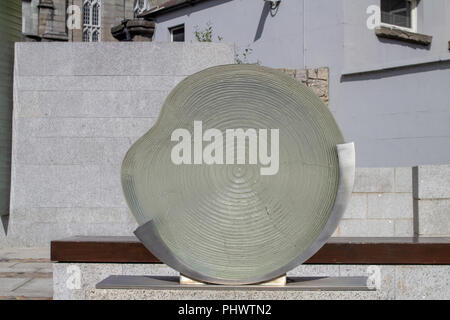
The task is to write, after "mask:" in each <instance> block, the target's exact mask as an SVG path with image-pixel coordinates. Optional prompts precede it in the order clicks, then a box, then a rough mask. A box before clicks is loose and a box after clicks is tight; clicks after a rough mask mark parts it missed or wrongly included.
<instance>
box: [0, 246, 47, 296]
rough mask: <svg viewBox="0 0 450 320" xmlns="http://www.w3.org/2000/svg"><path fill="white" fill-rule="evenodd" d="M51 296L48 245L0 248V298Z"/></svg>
mask: <svg viewBox="0 0 450 320" xmlns="http://www.w3.org/2000/svg"><path fill="white" fill-rule="evenodd" d="M52 296H53V279H52V264H51V263H50V250H49V249H48V248H37V249H36V248H32V249H29V248H24V249H10V248H8V249H1V248H0V300H9V299H51V298H52Z"/></svg>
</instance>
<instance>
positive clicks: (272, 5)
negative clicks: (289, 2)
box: [264, 0, 281, 9]
mask: <svg viewBox="0 0 450 320" xmlns="http://www.w3.org/2000/svg"><path fill="white" fill-rule="evenodd" d="M264 2H270V9H276V8H277V7H278V6H279V5H280V2H281V0H264Z"/></svg>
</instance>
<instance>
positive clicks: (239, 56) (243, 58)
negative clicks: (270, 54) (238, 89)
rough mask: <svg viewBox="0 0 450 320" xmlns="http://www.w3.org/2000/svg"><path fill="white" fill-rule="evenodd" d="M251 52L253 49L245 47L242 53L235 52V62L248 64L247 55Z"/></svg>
mask: <svg viewBox="0 0 450 320" xmlns="http://www.w3.org/2000/svg"><path fill="white" fill-rule="evenodd" d="M252 52H253V49H251V48H249V47H247V48H245V49H244V51H243V52H242V53H236V55H235V59H234V60H235V62H236V63H237V64H248V63H249V62H248V57H249V55H251V54H252Z"/></svg>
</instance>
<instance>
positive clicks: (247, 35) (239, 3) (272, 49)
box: [153, 0, 303, 69]
mask: <svg viewBox="0 0 450 320" xmlns="http://www.w3.org/2000/svg"><path fill="white" fill-rule="evenodd" d="M267 9H268V4H267V5H264V1H262V0H261V1H254V0H251V1H249V0H214V1H206V2H203V3H200V4H198V5H195V6H192V7H189V8H187V9H181V10H178V11H176V12H171V13H168V14H166V15H163V16H161V17H158V18H157V20H156V21H157V25H156V30H155V35H154V40H153V41H158V42H159V41H161V42H167V41H170V35H169V28H171V27H173V26H176V25H179V24H183V23H184V24H185V30H186V39H185V41H186V42H191V41H196V39H195V36H194V31H195V27H196V26H198V29H199V30H202V29H205V28H206V27H207V24H208V23H211V26H212V28H213V32H214V41H218V40H217V36H220V37H222V38H223V41H224V42H233V43H235V44H236V53H237V54H241V57H242V53H243V51H244V50H245V48H247V47H248V48H250V49H252V50H253V52H252V53H251V54H250V55H249V57H248V62H250V63H253V62H256V61H257V60H259V61H260V62H261V63H262V64H263V65H266V66H270V67H273V68H290V69H299V68H303V36H302V35H303V32H302V31H303V21H302V19H301V17H302V16H303V0H283V4H282V9H280V10H279V12H277V13H276V16H274V17H272V16H271V13H270V12H269V10H267Z"/></svg>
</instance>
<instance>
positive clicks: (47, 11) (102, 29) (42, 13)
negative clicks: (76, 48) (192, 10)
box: [22, 0, 161, 42]
mask: <svg viewBox="0 0 450 320" xmlns="http://www.w3.org/2000/svg"><path fill="white" fill-rule="evenodd" d="M159 1H160V2H161V0H159ZM157 4H158V0H22V15H23V21H22V32H23V35H24V39H25V40H27V41H85V42H98V41H117V39H116V38H114V36H113V35H112V33H111V28H113V27H114V26H117V25H120V24H121V23H122V21H123V20H124V19H133V18H134V17H135V16H137V15H138V14H140V13H142V12H143V11H145V10H147V9H149V8H151V7H152V6H155V5H157Z"/></svg>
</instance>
